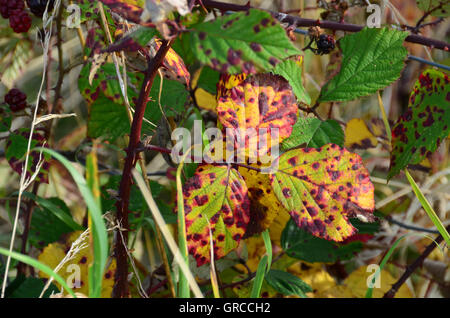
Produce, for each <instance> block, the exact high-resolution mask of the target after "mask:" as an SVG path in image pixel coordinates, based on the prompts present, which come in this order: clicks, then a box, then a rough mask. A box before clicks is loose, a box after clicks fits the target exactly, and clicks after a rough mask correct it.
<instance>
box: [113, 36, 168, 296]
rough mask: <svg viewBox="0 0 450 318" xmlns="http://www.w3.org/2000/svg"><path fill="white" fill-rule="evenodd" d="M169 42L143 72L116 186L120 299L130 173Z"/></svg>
mask: <svg viewBox="0 0 450 318" xmlns="http://www.w3.org/2000/svg"><path fill="white" fill-rule="evenodd" d="M169 48H170V44H169V42H167V41H165V40H164V41H163V42H162V44H161V47H160V48H159V50H158V52H157V53H156V55H155V57H154V58H153V59H151V60H150V61H148V67H147V71H146V73H145V77H144V81H143V83H142V87H141V91H140V93H139V98H138V101H137V103H136V108H135V113H134V116H133V123H132V124H131V134H130V141H129V144H128V148H127V151H126V152H127V156H126V158H125V164H124V168H123V172H122V179H121V181H120V187H119V198H120V199H119V200H118V201H117V203H116V208H117V221H118V222H120V224H121V225H122V229H119V230H124V233H123V236H124V241H125V244H123V243H122V241H121V240H116V242H115V246H114V252H115V256H116V259H117V271H116V277H115V285H114V289H113V297H116V298H122V297H128V294H129V292H128V280H127V278H128V261H127V259H128V256H127V251H126V245H127V243H128V231H129V223H128V212H129V211H128V205H129V202H130V191H131V181H132V175H131V171H132V169H133V167H134V166H135V164H136V161H137V151H136V149H137V148H138V146H139V144H140V138H141V130H142V121H143V118H144V113H145V108H146V106H147V101H148V96H149V94H150V90H151V88H152V85H153V81H154V79H155V76H156V73H157V71H158V68H159V67H160V66H161V64H162V62H163V60H164V57H165V56H166V54H167V52H168V51H169Z"/></svg>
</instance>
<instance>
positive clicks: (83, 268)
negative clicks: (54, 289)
mask: <svg viewBox="0 0 450 318" xmlns="http://www.w3.org/2000/svg"><path fill="white" fill-rule="evenodd" d="M81 233H82V232H81V231H76V232H72V233H70V234H68V235H67V237H66V238H65V239H64V240H63V241H62V242H61V243H60V242H56V243H52V244H49V245H47V246H46V247H45V248H44V250H43V251H42V253H41V254H40V255H39V256H38V260H39V261H40V262H41V263H43V264H45V265H47V266H49V267H51V268H56V266H58V264H59V263H61V261H62V260H63V258H64V257H65V256H66V253H67V252H68V251H69V250H70V248H71V246H72V243H74V242H75V241H76V240H77V239H78V238H79V237H80V234H81ZM78 246H79V247H80V248H79V251H78V253H74V254H73V257H72V258H71V259H69V260H68V261H67V262H65V263H64V265H63V266H62V267H61V269H60V270H59V271H58V274H59V275H61V277H63V278H64V279H65V280H67V281H72V282H73V284H74V286H75V287H77V289H76V291H77V292H79V293H82V294H84V295H88V294H89V267H90V266H92V263H93V262H94V255H93V253H92V250H93V249H92V246H90V245H89V235H85V236H84V239H82V240H81V242H80V244H79V245H78ZM74 267H76V268H77V269H78V270H79V272H78V273H79V275H74ZM115 272H116V259H115V258H112V259H111V262H110V263H109V265H108V267H107V268H105V271H104V273H103V280H102V290H101V297H102V298H110V297H111V293H112V289H113V286H114V275H115ZM39 277H42V278H48V275H47V274H45V273H43V272H42V271H40V272H39ZM56 285H57V286H58V288H60V290H61V286H60V285H59V284H56ZM64 293H65V291H64Z"/></svg>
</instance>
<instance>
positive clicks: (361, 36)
mask: <svg viewBox="0 0 450 318" xmlns="http://www.w3.org/2000/svg"><path fill="white" fill-rule="evenodd" d="M408 34H409V33H408V32H402V31H397V30H391V29H388V28H382V29H376V28H367V27H366V28H364V29H363V30H362V31H360V32H358V33H354V34H350V35H346V36H345V37H344V38H342V39H341V40H340V41H339V43H340V47H341V49H342V55H343V59H342V65H341V70H340V71H339V73H338V74H337V75H336V76H335V77H333V78H332V79H331V80H330V81H329V82H328V83H327V84H326V85H325V86H324V87H322V91H321V92H320V96H319V99H318V101H319V102H331V101H349V100H354V99H356V98H358V97H362V96H367V95H370V94H373V93H375V92H376V91H378V90H379V89H382V88H384V87H386V86H388V85H389V84H391V83H392V82H394V81H395V80H397V79H398V78H399V77H400V72H401V71H402V69H403V66H404V60H405V58H406V56H407V54H408V52H407V50H406V49H405V47H404V46H403V45H402V44H403V41H404V40H405V38H406V36H407V35H408Z"/></svg>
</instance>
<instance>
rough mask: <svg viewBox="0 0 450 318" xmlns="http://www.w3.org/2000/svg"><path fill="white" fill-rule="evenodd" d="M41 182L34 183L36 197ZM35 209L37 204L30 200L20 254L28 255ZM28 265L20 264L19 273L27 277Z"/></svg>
mask: <svg viewBox="0 0 450 318" xmlns="http://www.w3.org/2000/svg"><path fill="white" fill-rule="evenodd" d="M39 184H40V183H39V182H34V183H33V189H32V190H31V192H32V193H33V194H34V195H36V194H37V191H38V188H39ZM34 207H35V202H34V200H32V199H29V200H28V204H27V210H26V212H25V222H24V228H23V233H22V247H21V249H20V253H22V254H24V255H26V254H27V242H28V235H29V233H30V226H31V218H32V216H33V209H34ZM26 266H27V265H26V264H25V263H19V264H18V265H17V271H18V272H19V273H20V274H23V275H25V274H26Z"/></svg>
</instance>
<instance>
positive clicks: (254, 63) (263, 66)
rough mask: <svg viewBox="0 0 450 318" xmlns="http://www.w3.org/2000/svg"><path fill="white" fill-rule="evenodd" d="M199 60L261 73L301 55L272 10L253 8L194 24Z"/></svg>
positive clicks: (228, 69)
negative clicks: (288, 58) (286, 59)
mask: <svg viewBox="0 0 450 318" xmlns="http://www.w3.org/2000/svg"><path fill="white" fill-rule="evenodd" d="M190 37H191V49H192V51H193V53H194V55H195V56H196V57H197V59H198V60H199V61H200V62H201V63H203V64H205V65H208V66H210V67H212V68H213V69H215V70H217V71H220V72H222V73H229V74H238V73H252V74H253V73H257V72H262V71H267V70H269V69H271V68H273V67H274V66H275V65H276V64H278V63H279V62H280V61H281V60H283V59H285V58H287V57H289V56H292V55H297V54H300V50H299V49H297V48H296V47H295V46H294V45H293V44H292V42H291V41H290V40H289V38H288V37H287V35H286V31H285V30H284V29H283V28H282V27H281V26H280V25H279V24H278V22H276V21H275V20H274V19H273V18H272V16H271V15H270V13H268V12H265V11H259V10H255V9H250V10H249V11H247V12H237V13H233V14H230V15H226V16H223V17H220V18H217V19H216V20H214V21H208V22H204V23H200V24H197V25H195V26H192V29H191V33H190Z"/></svg>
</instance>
